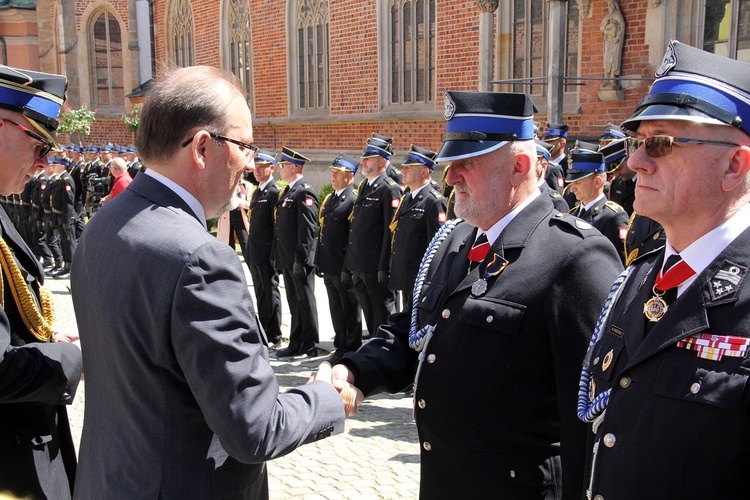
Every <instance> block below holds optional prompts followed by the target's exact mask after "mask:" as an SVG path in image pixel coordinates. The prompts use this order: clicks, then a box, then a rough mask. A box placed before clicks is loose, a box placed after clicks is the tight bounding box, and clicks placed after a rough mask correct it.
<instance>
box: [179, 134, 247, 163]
mask: <svg viewBox="0 0 750 500" xmlns="http://www.w3.org/2000/svg"><path fill="white" fill-rule="evenodd" d="M208 135H210V136H211V137H213V138H214V139H216V140H217V141H226V142H231V143H232V144H234V145H236V146H239V148H240V151H242V152H243V153H244V154H245V156H246V157H247V158H254V157H255V153H257V152H258V151H259V150H260V148H259V147H258V146H253V145H252V144H248V143H246V142H242V141H238V140H237V139H232V138H231V137H227V136H225V135H221V134H216V133H214V132H209V133H208ZM193 137H195V136H193ZM193 137H191V138H190V139H188V140H187V141H185V142H183V143H182V144H181V145H180V146H181V147H183V148H184V147H185V146H187V145H188V144H190V143H191V142H193Z"/></svg>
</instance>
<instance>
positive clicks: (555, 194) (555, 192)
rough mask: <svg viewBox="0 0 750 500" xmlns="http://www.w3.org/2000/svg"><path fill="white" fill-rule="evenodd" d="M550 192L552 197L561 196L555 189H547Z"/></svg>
mask: <svg viewBox="0 0 750 500" xmlns="http://www.w3.org/2000/svg"><path fill="white" fill-rule="evenodd" d="M549 192H550V193H552V197H553V198H562V195H561V194H560V193H558V192H557V191H553V190H551V189H550V190H549Z"/></svg>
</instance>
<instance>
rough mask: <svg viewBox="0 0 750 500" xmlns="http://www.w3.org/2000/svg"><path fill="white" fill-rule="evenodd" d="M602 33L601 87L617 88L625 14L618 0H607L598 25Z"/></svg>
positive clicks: (618, 86) (618, 87)
mask: <svg viewBox="0 0 750 500" xmlns="http://www.w3.org/2000/svg"><path fill="white" fill-rule="evenodd" d="M599 29H600V31H601V32H602V34H604V78H605V80H604V83H602V89H612V90H619V89H620V83H619V82H618V81H617V78H618V77H619V76H620V71H621V69H622V47H623V45H624V43H625V16H623V15H622V9H620V4H619V3H618V0H607V13H606V14H605V16H604V19H602V23H601V25H600V26H599Z"/></svg>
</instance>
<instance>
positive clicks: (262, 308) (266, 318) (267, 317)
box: [248, 263, 281, 344]
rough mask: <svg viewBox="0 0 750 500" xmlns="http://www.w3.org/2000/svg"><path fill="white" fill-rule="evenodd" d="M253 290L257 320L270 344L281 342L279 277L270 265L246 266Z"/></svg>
mask: <svg viewBox="0 0 750 500" xmlns="http://www.w3.org/2000/svg"><path fill="white" fill-rule="evenodd" d="M248 268H249V269H250V277H251V278H252V280H253V288H254V289H255V302H256V304H257V305H258V318H259V319H260V324H261V326H262V327H263V329H264V330H265V331H266V337H268V341H269V342H271V343H272V344H275V343H277V342H278V341H279V340H281V294H280V293H279V275H278V273H277V272H276V270H275V269H274V268H273V267H271V264H254V263H251V264H248Z"/></svg>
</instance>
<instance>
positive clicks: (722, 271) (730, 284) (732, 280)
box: [709, 260, 747, 301]
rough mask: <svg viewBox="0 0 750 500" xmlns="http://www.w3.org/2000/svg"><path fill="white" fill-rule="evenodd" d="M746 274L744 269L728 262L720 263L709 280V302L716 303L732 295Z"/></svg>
mask: <svg viewBox="0 0 750 500" xmlns="http://www.w3.org/2000/svg"><path fill="white" fill-rule="evenodd" d="M746 274H747V268H746V267H744V266H740V265H739V264H734V263H733V262H730V261H728V260H725V261H724V262H722V263H721V267H720V268H719V270H718V271H717V272H716V274H714V275H713V277H711V279H710V280H709V291H710V292H711V300H712V301H717V300H721V299H724V298H726V297H729V296H732V295H734V294H735V293H736V292H737V290H738V289H739V285H740V283H741V282H742V280H744V279H745V275H746Z"/></svg>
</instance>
